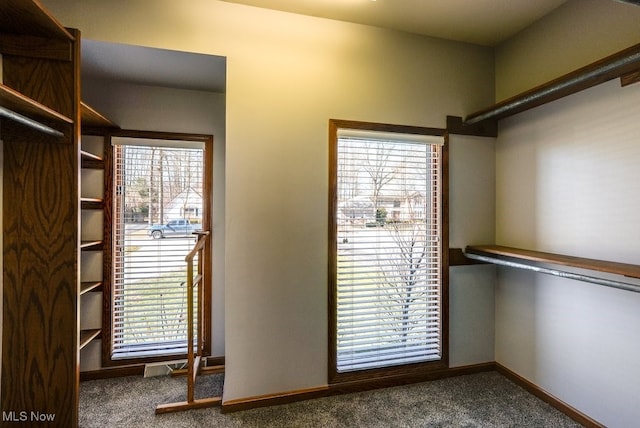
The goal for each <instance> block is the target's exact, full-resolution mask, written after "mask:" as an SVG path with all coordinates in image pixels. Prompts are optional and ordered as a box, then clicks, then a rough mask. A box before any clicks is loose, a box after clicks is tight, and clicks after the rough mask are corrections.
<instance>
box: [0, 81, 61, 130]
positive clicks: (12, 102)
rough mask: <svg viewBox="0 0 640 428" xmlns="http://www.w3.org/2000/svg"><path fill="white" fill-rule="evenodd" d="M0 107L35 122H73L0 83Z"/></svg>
mask: <svg viewBox="0 0 640 428" xmlns="http://www.w3.org/2000/svg"><path fill="white" fill-rule="evenodd" d="M0 106H2V107H5V108H7V109H9V110H11V111H13V112H15V113H17V114H19V115H23V116H26V117H28V118H30V119H33V120H36V121H39V120H45V121H53V122H56V123H63V124H73V120H72V119H70V118H69V117H67V116H65V115H63V114H61V113H58V112H57V111H55V110H53V109H52V108H49V107H47V106H45V105H44V104H41V103H39V102H37V101H34V100H32V99H31V98H29V97H26V96H24V95H22V94H21V93H20V92H18V91H16V90H15V89H12V88H10V87H8V86H6V85H4V84H2V83H0Z"/></svg>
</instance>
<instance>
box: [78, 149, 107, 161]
mask: <svg viewBox="0 0 640 428" xmlns="http://www.w3.org/2000/svg"><path fill="white" fill-rule="evenodd" d="M80 156H81V158H82V160H83V161H84V160H93V161H104V159H102V157H101V156H98V155H94V154H93V153H90V152H88V151H86V150H80Z"/></svg>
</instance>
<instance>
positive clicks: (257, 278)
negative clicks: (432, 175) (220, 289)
mask: <svg viewBox="0 0 640 428" xmlns="http://www.w3.org/2000/svg"><path fill="white" fill-rule="evenodd" d="M44 3H45V5H46V6H47V7H49V8H50V9H51V10H52V12H53V13H54V15H56V16H57V17H58V18H59V19H60V20H61V21H62V22H63V23H64V24H65V25H67V26H72V27H77V28H80V29H81V31H82V32H83V36H84V37H87V38H91V39H94V40H102V41H110V42H119V43H128V44H137V45H143V46H152V47H161V48H166V49H176V50H185V51H191V52H200V53H210V54H215V55H222V56H226V57H227V94H226V118H227V119H226V165H225V167H226V245H225V260H226V265H225V285H224V286H225V355H226V375H225V391H224V399H225V400H229V399H236V398H245V397H251V396H256V395H261V394H272V393H279V392H284V391H291V390H299V389H303V388H309V387H317V386H320V385H325V384H326V382H327V255H326V254H327V191H328V164H327V163H328V158H327V155H328V141H327V135H328V129H327V128H328V127H327V124H328V119H329V118H339V119H354V120H365V121H378V122H388V123H397V124H406V125H419V126H420V125H423V126H432V127H444V125H445V117H446V115H447V114H452V115H463V114H464V113H466V112H469V111H474V110H477V109H479V108H482V107H484V106H486V105H487V104H489V103H490V102H491V101H492V100H493V94H494V88H493V53H492V51H491V50H490V49H486V48H480V47H477V46H471V45H465V44H459V43H453V42H446V41H442V40H435V39H429V38H423V37H418V36H413V35H409V34H405V33H397V32H391V31H387V30H381V29H376V28H372V27H366V26H361V25H354V24H347V23H343V22H337V21H329V20H324V19H318V18H311V17H302V16H297V15H292V14H287V13H281V12H272V11H266V10H262V9H258V8H252V7H247V6H240V5H235V4H231V3H225V2H220V1H211V0H206V1H205V0H194V1H190V2H189V7H186V6H185V4H184V3H183V2H182V3H181V2H175V1H173V0H157V1H154V2H153V7H152V8H150V7H149V5H150V2H149V1H143V0H127V1H124V0H122V1H113V0H110V1H105V0H103V1H98V0H76V1H70V0H47V1H45V2H44ZM470 70H472V72H469V71H470ZM463 159H464V160H461V161H460V162H469V161H470V160H469V159H468V158H463ZM454 161H455V162H457V160H455V159H452V162H454ZM471 162H472V161H471ZM459 168H460V169H461V170H462V171H464V168H465V167H464V165H460V166H459ZM486 173H487V174H489V175H490V176H491V175H493V171H491V170H490V167H488V169H487V171H486ZM486 203H487V204H490V205H491V204H492V203H493V202H492V201H487V202H486ZM486 226H487V225H482V224H478V225H477V227H478V228H483V227H486ZM488 226H489V227H490V226H491V225H488ZM452 227H453V228H455V227H456V226H455V225H453V226H452ZM488 288H490V290H487V292H492V286H490V287H488ZM463 300H464V295H463ZM462 303H463V306H464V302H462ZM452 316H455V315H452ZM484 337H486V338H487V339H486V340H492V337H493V331H492V330H491V331H486V332H484ZM474 340H479V339H478V338H476V339H474ZM463 342H464V341H463ZM469 352H474V351H473V350H467V349H453V350H452V354H456V353H458V354H457V355H460V357H454V358H452V359H453V360H455V361H464V362H469V361H471V360H473V358H471V357H469V356H468V355H467V354H468V353H469ZM481 359H482V360H489V361H490V360H492V359H493V355H492V353H491V355H488V356H487V355H484V353H483V355H482V358H481Z"/></svg>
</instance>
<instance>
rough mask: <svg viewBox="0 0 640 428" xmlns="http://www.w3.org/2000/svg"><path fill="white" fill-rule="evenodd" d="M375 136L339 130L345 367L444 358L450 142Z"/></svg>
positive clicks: (341, 351) (340, 313) (340, 312)
mask: <svg viewBox="0 0 640 428" xmlns="http://www.w3.org/2000/svg"><path fill="white" fill-rule="evenodd" d="M373 134H374V133H369V134H368V135H366V136H364V137H357V134H356V136H351V135H352V133H348V132H346V133H338V140H337V141H338V142H337V144H338V147H337V205H336V207H337V209H336V211H337V212H336V213H335V215H336V222H337V236H336V240H337V264H336V266H337V269H336V270H337V272H336V273H335V275H336V284H337V292H336V295H337V301H336V306H337V308H336V316H337V344H336V345H337V346H336V350H337V355H336V362H337V371H338V372H348V371H355V370H362V369H370V368H379V367H390V366H396V365H401V364H408V363H417V362H426V361H434V360H439V359H441V356H442V349H441V278H440V258H441V254H440V238H439V237H440V224H439V218H440V190H441V189H440V176H439V171H440V153H441V147H440V144H430V143H425V142H416V141H414V140H404V141H403V140H402V139H401V138H399V139H392V138H389V135H388V134H389V133H385V135H384V136H381V137H380V138H375V135H373ZM431 138H433V137H431Z"/></svg>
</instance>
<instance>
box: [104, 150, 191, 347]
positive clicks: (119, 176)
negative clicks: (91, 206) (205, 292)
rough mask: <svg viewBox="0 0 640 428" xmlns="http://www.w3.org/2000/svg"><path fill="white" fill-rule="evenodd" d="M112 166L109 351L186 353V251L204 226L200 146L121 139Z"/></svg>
mask: <svg viewBox="0 0 640 428" xmlns="http://www.w3.org/2000/svg"><path fill="white" fill-rule="evenodd" d="M114 170H115V173H114V180H115V186H114V187H115V189H116V195H114V224H113V235H114V236H113V239H114V254H113V266H114V269H113V271H114V278H113V295H112V302H113V303H112V341H113V342H112V358H113V359H123V358H138V357H147V356H158V355H172V354H182V353H186V343H187V342H186V341H187V333H186V327H187V326H186V316H187V300H186V287H185V284H186V280H187V279H186V264H185V261H184V259H185V256H186V255H187V254H188V253H189V251H190V250H191V249H192V248H193V245H194V244H195V236H194V235H193V232H194V231H196V230H200V229H202V219H201V217H200V215H201V213H202V192H203V188H202V186H203V181H202V171H203V150H202V149H191V148H171V147H160V146H139V145H119V146H116V147H115V166H114ZM196 263H197V260H196ZM196 295H197V294H196ZM196 305H197V302H196Z"/></svg>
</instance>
